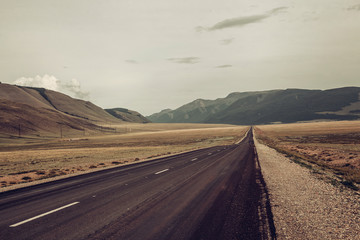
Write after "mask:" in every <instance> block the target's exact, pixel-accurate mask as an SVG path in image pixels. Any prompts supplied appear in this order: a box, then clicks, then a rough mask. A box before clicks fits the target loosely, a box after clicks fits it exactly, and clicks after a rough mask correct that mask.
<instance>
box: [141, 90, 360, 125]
mask: <svg viewBox="0 0 360 240" xmlns="http://www.w3.org/2000/svg"><path fill="white" fill-rule="evenodd" d="M147 118H148V119H149V120H151V121H152V122H161V123H166V122H169V123H176V122H177V123H228V124H244V125H251V124H267V123H274V122H282V123H291V122H298V121H313V120H353V119H360V88H358V87H345V88H338V89H330V90H305V89H286V90H272V91H261V92H243V93H239V92H235V93H231V94H229V95H228V96H227V97H225V98H219V99H216V100H203V99H198V100H195V101H193V102H191V103H188V104H186V105H183V106H182V107H180V108H178V109H175V110H170V109H167V110H163V111H161V112H159V113H155V114H152V115H151V116H148V117H147Z"/></svg>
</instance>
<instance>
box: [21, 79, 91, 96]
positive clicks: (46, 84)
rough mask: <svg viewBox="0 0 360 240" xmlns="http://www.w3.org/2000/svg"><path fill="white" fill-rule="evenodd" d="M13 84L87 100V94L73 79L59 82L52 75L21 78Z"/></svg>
mask: <svg viewBox="0 0 360 240" xmlns="http://www.w3.org/2000/svg"><path fill="white" fill-rule="evenodd" d="M14 84H16V85H21V86H26V87H39V88H46V89H50V90H54V91H60V92H61V91H65V92H69V93H71V94H72V95H73V96H74V97H77V98H80V99H87V98H88V97H89V93H88V92H84V91H83V90H81V84H80V82H79V81H78V80H77V79H75V78H73V79H71V80H70V81H61V80H59V79H57V78H56V77H54V76H52V75H48V74H45V75H44V76H39V75H37V76H35V77H21V78H18V79H16V80H15V81H14Z"/></svg>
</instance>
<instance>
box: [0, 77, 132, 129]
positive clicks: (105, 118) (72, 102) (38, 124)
mask: <svg viewBox="0 0 360 240" xmlns="http://www.w3.org/2000/svg"><path fill="white" fill-rule="evenodd" d="M129 111H130V110H129ZM124 122H134V119H131V118H126V119H119V118H117V117H114V116H112V115H111V114H109V113H108V112H107V111H105V110H104V109H102V108H100V107H98V106H96V105H95V104H93V103H91V102H88V101H83V100H79V99H74V98H71V97H69V96H67V95H65V94H62V93H59V92H56V91H52V90H48V89H44V88H33V87H22V86H15V85H10V84H0V134H1V135H6V136H16V135H24V134H25V135H26V134H27V135H32V136H40V135H43V134H45V135H51V134H55V135H57V136H58V135H59V134H62V132H64V133H65V132H69V133H70V132H71V133H72V134H85V131H99V130H101V131H107V130H110V131H111V129H107V128H104V127H102V126H101V125H104V124H108V123H113V124H121V123H124Z"/></svg>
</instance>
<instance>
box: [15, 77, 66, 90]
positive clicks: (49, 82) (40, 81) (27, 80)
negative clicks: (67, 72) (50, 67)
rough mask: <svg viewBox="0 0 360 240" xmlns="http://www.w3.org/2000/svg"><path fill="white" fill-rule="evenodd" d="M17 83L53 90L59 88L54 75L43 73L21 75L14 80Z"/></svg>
mask: <svg viewBox="0 0 360 240" xmlns="http://www.w3.org/2000/svg"><path fill="white" fill-rule="evenodd" d="M14 83H15V84H17V85H21V86H27V87H42V88H46V89H50V90H54V91H58V89H59V80H57V79H56V78H55V77H54V76H50V75H47V74H45V75H44V76H43V77H41V76H39V75H37V76H36V77H34V78H32V77H21V78H18V79H17V80H15V82H14Z"/></svg>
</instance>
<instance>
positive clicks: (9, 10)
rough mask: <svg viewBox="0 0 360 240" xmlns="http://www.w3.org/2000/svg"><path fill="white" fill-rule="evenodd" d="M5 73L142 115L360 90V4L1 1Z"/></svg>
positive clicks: (12, 79)
mask: <svg viewBox="0 0 360 240" xmlns="http://www.w3.org/2000/svg"><path fill="white" fill-rule="evenodd" d="M0 66H1V69H0V81H2V82H6V83H16V84H20V85H21V84H23V85H31V86H42V87H46V88H50V89H54V90H58V91H61V92H64V93H67V94H69V95H71V96H73V97H77V98H83V99H88V100H90V101H92V102H93V103H95V104H97V105H99V106H101V107H103V108H112V107H125V108H130V109H133V110H136V111H139V112H140V113H142V114H144V115H149V114H152V113H154V112H158V111H160V110H162V109H165V108H172V109H174V108H177V107H179V106H181V105H183V104H185V103H187V102H190V101H192V100H195V99H197V98H205V99H216V98H219V97H225V96H226V95H228V94H229V93H231V92H242V91H256V90H268V89H285V88H308V89H328V88H336V87H342V86H360V0H301V1H300V0H272V1H269V0H257V1H254V0H221V1H220V0H183V1H179V0H151V1H145V0H129V1H127V0H107V1H102V0H56V1H55V0H0Z"/></svg>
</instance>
